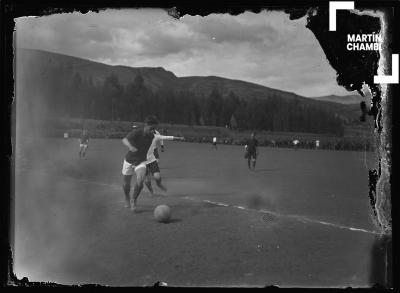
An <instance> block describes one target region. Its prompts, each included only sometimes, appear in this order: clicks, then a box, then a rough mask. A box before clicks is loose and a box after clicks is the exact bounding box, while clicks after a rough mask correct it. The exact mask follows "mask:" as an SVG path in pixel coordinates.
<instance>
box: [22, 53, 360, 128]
mask: <svg viewBox="0 0 400 293" xmlns="http://www.w3.org/2000/svg"><path fill="white" fill-rule="evenodd" d="M16 60H17V62H16V64H17V66H16V69H17V70H16V73H17V81H18V82H17V93H19V100H20V101H21V100H22V99H27V103H31V104H30V106H27V103H25V106H26V107H27V108H26V109H27V110H28V111H32V109H33V108H35V107H36V109H40V110H38V113H40V114H39V115H47V116H48V115H59V116H65V117H81V118H93V119H117V120H118V119H121V120H142V119H143V117H144V116H145V115H146V114H148V113H156V114H157V115H158V116H159V117H160V118H161V120H163V121H166V122H170V123H183V124H194V125H196V124H197V125H215V126H225V124H230V123H233V124H235V125H236V124H237V126H238V127H241V128H257V129H258V128H261V129H266V130H271V131H304V132H307V131H314V132H319V133H320V132H324V131H328V130H327V129H328V128H330V129H331V130H329V131H333V128H335V127H336V128H338V127H339V124H340V123H343V124H351V123H352V122H353V121H357V120H358V118H359V116H360V110H359V105H357V104H349V105H347V104H346V103H347V102H348V100H346V97H340V98H337V97H336V96H329V97H320V98H312V99H311V98H307V97H303V96H300V95H297V94H295V93H290V92H286V91H282V90H279V89H273V88H269V87H265V86H262V85H258V84H254V83H250V82H245V81H241V80H233V79H228V78H223V77H218V76H206V77H201V76H190V77H177V76H176V75H175V74H174V73H172V72H170V71H167V70H165V69H164V68H161V67H157V68H150V67H128V66H111V65H106V64H102V63H98V62H94V61H89V60H85V59H82V58H77V57H72V56H66V55H62V54H57V53H51V52H45V51H39V50H31V49H18V50H17V58H16ZM32 96H34V100H33V97H32ZM350 99H353V100H354V99H355V98H354V97H351V98H349V100H350ZM28 100H29V101H28ZM332 101H335V102H332ZM337 101H341V102H342V103H337ZM255 113H258V114H257V115H258V116H257V115H255ZM35 115H38V114H35ZM256 116H257V117H256ZM263 116H265V117H263ZM308 116H311V118H309V117H308ZM315 117H316V118H315ZM249 121H250V122H249ZM340 121H341V122H340ZM328 124H329V125H330V126H329V127H328ZM334 124H335V125H336V126H335V127H334V126H333V125H334Z"/></svg>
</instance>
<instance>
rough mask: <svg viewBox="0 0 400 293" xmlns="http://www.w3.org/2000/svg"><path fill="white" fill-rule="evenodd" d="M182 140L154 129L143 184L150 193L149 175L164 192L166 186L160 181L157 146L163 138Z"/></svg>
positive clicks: (152, 193) (151, 191) (151, 189)
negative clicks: (161, 133)
mask: <svg viewBox="0 0 400 293" xmlns="http://www.w3.org/2000/svg"><path fill="white" fill-rule="evenodd" d="M174 138H175V140H176V139H179V140H184V138H183V137H178V138H177V137H174V136H165V135H160V133H159V132H158V131H157V130H154V138H153V141H152V143H151V145H150V147H149V151H148V152H147V161H146V166H147V174H146V179H145V184H146V187H147V189H148V190H149V191H150V193H151V195H154V192H153V188H152V186H151V175H153V177H154V179H155V181H156V184H157V186H158V187H159V188H160V189H161V190H162V191H163V192H164V193H166V192H167V188H166V187H165V186H164V185H163V184H162V183H161V174H160V167H159V166H158V160H159V154H158V148H157V147H158V146H159V145H163V140H174Z"/></svg>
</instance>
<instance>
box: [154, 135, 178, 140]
mask: <svg viewBox="0 0 400 293" xmlns="http://www.w3.org/2000/svg"><path fill="white" fill-rule="evenodd" d="M154 137H155V139H156V140H157V141H163V140H185V138H184V137H181V136H171V135H161V134H155V135H154Z"/></svg>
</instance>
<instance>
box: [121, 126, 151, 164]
mask: <svg viewBox="0 0 400 293" xmlns="http://www.w3.org/2000/svg"><path fill="white" fill-rule="evenodd" d="M125 138H126V139H127V140H128V141H129V143H130V144H131V145H132V146H134V147H135V148H136V149H137V151H135V152H131V151H128V153H127V154H126V156H125V161H127V162H128V163H130V164H132V165H139V164H140V163H142V162H144V161H146V159H147V152H148V150H149V148H150V145H151V143H152V141H153V138H154V134H153V133H148V134H146V133H144V129H143V128H139V129H134V130H132V131H131V132H129V133H128V135H127V136H126V137H125Z"/></svg>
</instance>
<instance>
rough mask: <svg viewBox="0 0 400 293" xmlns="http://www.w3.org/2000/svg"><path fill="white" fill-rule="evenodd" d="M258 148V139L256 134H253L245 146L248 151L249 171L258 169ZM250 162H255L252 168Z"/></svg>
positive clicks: (246, 155)
mask: <svg viewBox="0 0 400 293" xmlns="http://www.w3.org/2000/svg"><path fill="white" fill-rule="evenodd" d="M257 147H258V140H257V139H256V133H255V132H253V133H252V134H251V137H250V139H249V140H248V141H247V143H246V145H245V149H246V153H245V158H246V159H247V165H248V167H249V170H255V168H256V160H257ZM250 161H252V162H253V166H251V162H250Z"/></svg>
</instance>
